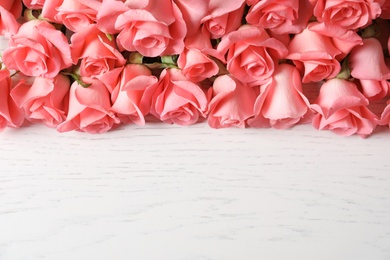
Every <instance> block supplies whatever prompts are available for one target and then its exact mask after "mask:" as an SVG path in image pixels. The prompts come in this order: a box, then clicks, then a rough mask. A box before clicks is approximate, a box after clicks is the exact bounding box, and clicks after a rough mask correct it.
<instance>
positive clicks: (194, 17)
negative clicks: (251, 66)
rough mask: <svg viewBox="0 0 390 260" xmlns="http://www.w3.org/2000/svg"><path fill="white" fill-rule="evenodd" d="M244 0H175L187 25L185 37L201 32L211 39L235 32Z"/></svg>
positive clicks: (239, 22)
mask: <svg viewBox="0 0 390 260" xmlns="http://www.w3.org/2000/svg"><path fill="white" fill-rule="evenodd" d="M244 2H245V1H244V0H225V1H223V2H221V1H220V0H207V1H188V0H175V3H176V4H177V6H178V7H179V9H180V10H181V12H182V14H183V18H184V21H185V22H186V25H187V31H188V32H187V36H193V35H194V34H197V33H199V30H201V31H203V33H205V34H206V35H211V37H212V38H220V37H222V36H223V35H225V34H227V33H229V32H231V31H233V30H236V29H237V28H238V27H240V25H241V19H242V16H243V11H244V8H245V5H244Z"/></svg>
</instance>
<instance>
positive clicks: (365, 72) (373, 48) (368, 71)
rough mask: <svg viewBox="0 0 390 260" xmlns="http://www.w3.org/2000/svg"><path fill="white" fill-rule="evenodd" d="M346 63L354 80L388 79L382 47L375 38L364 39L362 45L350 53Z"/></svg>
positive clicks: (389, 77)
mask: <svg viewBox="0 0 390 260" xmlns="http://www.w3.org/2000/svg"><path fill="white" fill-rule="evenodd" d="M348 61H349V67H350V69H351V75H352V77H354V78H357V79H372V80H385V79H390V68H389V66H388V65H386V63H385V58H384V55H383V50H382V45H381V43H380V42H379V40H378V39H376V38H364V39H363V45H360V46H356V47H355V48H354V49H353V50H352V51H351V53H350V55H349V58H348Z"/></svg>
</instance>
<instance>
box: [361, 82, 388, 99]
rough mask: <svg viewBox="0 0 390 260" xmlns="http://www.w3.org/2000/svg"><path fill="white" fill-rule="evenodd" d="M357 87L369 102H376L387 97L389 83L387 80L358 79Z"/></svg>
mask: <svg viewBox="0 0 390 260" xmlns="http://www.w3.org/2000/svg"><path fill="white" fill-rule="evenodd" d="M358 83H359V84H358V85H359V87H360V89H361V92H362V93H363V95H364V96H365V97H366V98H367V99H368V100H369V101H378V100H381V99H383V98H384V97H386V96H387V95H389V94H390V93H389V89H390V82H388V81H387V80H372V79H360V80H359V81H358Z"/></svg>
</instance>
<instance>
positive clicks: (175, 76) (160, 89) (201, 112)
mask: <svg viewBox="0 0 390 260" xmlns="http://www.w3.org/2000/svg"><path fill="white" fill-rule="evenodd" d="M207 106H208V100H207V97H206V94H205V92H204V90H203V89H202V88H201V87H200V86H199V85H197V84H195V83H194V82H191V81H189V80H188V79H187V78H186V77H185V76H184V75H183V74H182V73H181V71H180V70H179V69H165V70H164V71H163V72H162V73H161V75H160V79H159V81H158V83H157V84H156V87H155V90H154V93H153V97H152V103H151V108H150V113H151V114H152V115H154V116H155V117H156V118H158V119H159V120H161V121H163V122H165V123H170V124H178V125H191V124H195V123H196V122H198V120H199V119H200V118H202V117H205V112H206V110H207Z"/></svg>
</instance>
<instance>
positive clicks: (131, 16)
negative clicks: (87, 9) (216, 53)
mask: <svg viewBox="0 0 390 260" xmlns="http://www.w3.org/2000/svg"><path fill="white" fill-rule="evenodd" d="M97 19H98V21H97V22H98V27H99V28H100V29H101V30H102V31H104V32H109V33H113V32H119V34H118V37H117V43H118V47H119V49H120V51H123V50H128V51H138V52H139V53H141V54H142V55H144V56H148V57H156V56H163V55H172V54H179V53H181V52H182V51H183V48H184V37H185V36H186V32H187V31H186V25H185V22H184V20H183V17H182V15H181V12H180V10H179V8H178V7H177V6H176V4H175V3H174V2H173V1H171V0H159V1H146V0H145V1H130V2H129V1H127V2H125V3H122V2H121V1H115V0H106V1H104V2H103V3H102V6H101V8H100V10H99V13H98V15H97Z"/></svg>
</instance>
